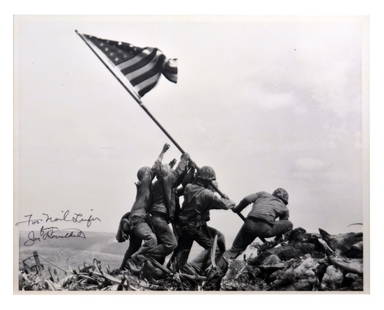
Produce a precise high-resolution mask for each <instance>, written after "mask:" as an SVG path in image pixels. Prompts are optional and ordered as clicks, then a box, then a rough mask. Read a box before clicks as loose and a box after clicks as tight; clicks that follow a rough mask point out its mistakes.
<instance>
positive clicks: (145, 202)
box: [122, 167, 157, 267]
mask: <svg viewBox="0 0 384 310" xmlns="http://www.w3.org/2000/svg"><path fill="white" fill-rule="evenodd" d="M140 179H141V180H140V181H139V182H137V183H136V190H137V192H136V199H135V202H134V204H133V206H132V208H131V211H130V212H129V215H128V216H126V215H127V214H126V215H125V216H126V218H127V220H128V225H129V226H130V227H129V230H130V243H129V247H128V250H127V251H126V253H125V255H124V259H123V262H122V267H124V266H125V264H126V262H127V260H128V259H129V258H130V257H132V256H137V255H139V254H146V253H147V252H148V251H150V250H151V249H153V248H155V247H156V245H157V238H156V235H155V234H154V233H153V231H152V229H151V227H150V226H149V225H148V223H147V214H148V208H149V205H150V200H151V183H152V179H153V175H152V171H151V169H150V168H149V167H148V168H147V169H146V170H145V171H144V172H143V174H142V175H141V176H140ZM123 219H124V216H123Z"/></svg>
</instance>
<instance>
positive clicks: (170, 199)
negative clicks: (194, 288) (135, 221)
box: [149, 153, 190, 264]
mask: <svg viewBox="0 0 384 310" xmlns="http://www.w3.org/2000/svg"><path fill="white" fill-rule="evenodd" d="M189 161H190V158H189V155H188V154H187V153H184V154H182V155H181V158H180V161H179V163H178V165H177V167H176V168H175V169H172V168H171V167H170V166H169V165H163V164H162V163H161V161H157V162H156V164H155V171H156V175H157V180H156V181H155V182H154V183H153V184H152V203H151V207H150V210H149V213H150V218H151V225H152V229H153V232H154V233H155V234H156V237H157V241H158V244H157V246H156V247H155V248H153V249H151V251H150V256H151V257H152V258H155V259H156V260H157V261H158V262H159V263H161V264H163V263H164V261H165V257H166V256H167V255H168V254H170V253H172V251H173V250H174V249H175V248H176V246H177V240H176V236H175V234H174V232H173V231H172V229H171V228H170V226H169V223H170V222H173V220H174V218H175V213H176V188H177V186H178V185H179V184H180V183H181V180H182V177H183V175H184V174H185V173H186V171H187V167H188V164H189Z"/></svg>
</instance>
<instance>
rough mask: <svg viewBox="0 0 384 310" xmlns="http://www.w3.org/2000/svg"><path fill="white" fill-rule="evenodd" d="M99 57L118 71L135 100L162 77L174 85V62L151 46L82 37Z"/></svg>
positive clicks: (175, 65)
mask: <svg viewBox="0 0 384 310" xmlns="http://www.w3.org/2000/svg"><path fill="white" fill-rule="evenodd" d="M83 36H84V37H85V38H86V40H87V41H89V42H90V43H92V44H93V45H94V47H95V49H97V50H98V51H99V52H100V55H101V54H104V55H105V56H106V57H107V58H108V60H109V61H110V62H111V64H110V65H108V67H111V66H113V68H115V69H117V70H119V71H120V72H121V73H122V74H123V75H124V77H125V78H126V79H127V80H128V81H129V86H130V87H132V92H133V93H135V94H136V95H137V96H138V97H141V96H143V95H144V94H146V93H147V92H149V91H150V90H151V89H152V88H153V87H155V86H156V84H157V83H158V81H159V79H160V77H161V75H164V76H165V77H166V78H167V79H168V80H169V81H171V82H173V83H176V82H177V62H176V60H177V59H175V58H172V59H167V58H166V57H165V55H164V54H163V53H162V52H161V51H160V50H159V49H157V48H154V47H144V48H141V47H137V46H133V45H131V44H129V43H125V42H118V41H111V40H104V39H99V38H96V37H94V36H89V35H86V34H83Z"/></svg>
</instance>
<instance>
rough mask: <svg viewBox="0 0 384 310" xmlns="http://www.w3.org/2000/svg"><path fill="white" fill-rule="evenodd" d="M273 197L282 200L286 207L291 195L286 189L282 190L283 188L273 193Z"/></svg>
mask: <svg viewBox="0 0 384 310" xmlns="http://www.w3.org/2000/svg"><path fill="white" fill-rule="evenodd" d="M272 195H273V196H275V197H277V198H279V199H281V200H282V201H283V202H284V203H285V204H286V205H287V204H288V198H289V195H288V192H287V191H286V190H285V189H284V188H281V187H279V188H276V189H275V190H274V191H273V193H272Z"/></svg>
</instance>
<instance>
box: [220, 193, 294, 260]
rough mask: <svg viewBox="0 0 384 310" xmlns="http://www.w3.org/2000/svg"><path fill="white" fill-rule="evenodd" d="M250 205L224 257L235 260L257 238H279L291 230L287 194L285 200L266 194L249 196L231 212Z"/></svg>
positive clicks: (239, 210)
mask: <svg viewBox="0 0 384 310" xmlns="http://www.w3.org/2000/svg"><path fill="white" fill-rule="evenodd" d="M275 192H276V191H275ZM251 203H253V205H252V209H251V211H250V212H249V214H248V216H247V219H246V221H245V223H244V224H243V226H242V227H241V229H240V231H239V232H238V234H237V236H236V238H235V240H234V241H233V245H232V247H231V249H230V250H229V251H227V252H226V253H225V256H226V257H229V258H236V257H237V256H238V255H240V254H241V253H242V252H243V251H244V250H245V249H246V248H247V246H248V245H249V244H251V243H252V242H253V240H255V239H256V238H257V237H261V238H269V237H273V236H279V235H282V234H284V233H286V232H287V231H289V230H291V229H292V226H293V225H292V223H291V222H290V221H289V220H288V218H289V211H288V208H287V207H286V204H288V193H286V197H285V198H284V197H278V196H277V195H273V194H269V193H267V192H258V193H255V194H251V195H249V196H247V197H245V198H244V199H243V200H242V201H240V203H239V204H238V205H237V206H236V207H235V208H234V209H233V211H234V212H241V211H242V210H243V209H244V208H245V207H246V206H248V205H249V204H251ZM277 218H279V220H278V221H276V219H277Z"/></svg>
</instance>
